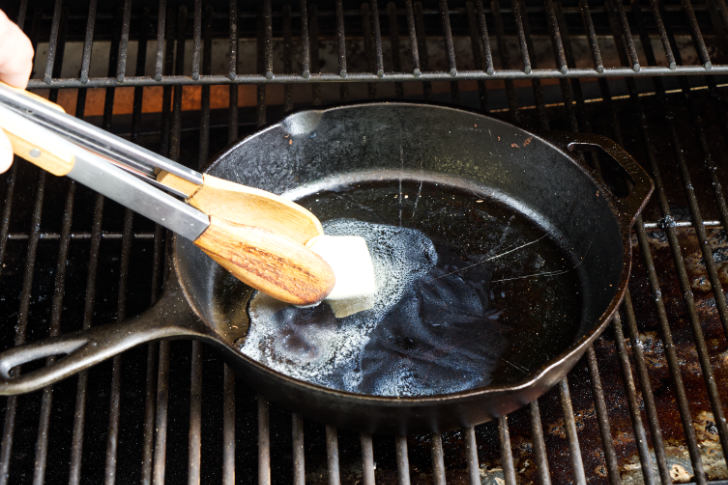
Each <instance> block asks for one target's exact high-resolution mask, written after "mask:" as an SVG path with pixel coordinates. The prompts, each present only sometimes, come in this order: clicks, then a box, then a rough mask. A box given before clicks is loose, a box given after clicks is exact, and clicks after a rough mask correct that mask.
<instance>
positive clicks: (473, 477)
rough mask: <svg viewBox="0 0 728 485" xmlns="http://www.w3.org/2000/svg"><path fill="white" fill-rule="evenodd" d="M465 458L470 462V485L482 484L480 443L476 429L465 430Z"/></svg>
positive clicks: (469, 427)
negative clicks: (479, 456)
mask: <svg viewBox="0 0 728 485" xmlns="http://www.w3.org/2000/svg"><path fill="white" fill-rule="evenodd" d="M465 458H466V460H467V462H468V476H469V477H470V485H479V484H480V464H479V463H478V443H477V441H476V440H475V428H474V427H472V426H468V427H467V428H465Z"/></svg>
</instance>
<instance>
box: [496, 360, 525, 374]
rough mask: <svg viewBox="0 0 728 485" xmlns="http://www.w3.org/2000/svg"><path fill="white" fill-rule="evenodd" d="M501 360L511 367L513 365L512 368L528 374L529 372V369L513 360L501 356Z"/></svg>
mask: <svg viewBox="0 0 728 485" xmlns="http://www.w3.org/2000/svg"><path fill="white" fill-rule="evenodd" d="M501 360H502V361H503V362H505V363H506V364H508V365H510V366H511V367H513V368H514V369H516V370H519V371H521V372H523V373H524V374H528V372H529V370H528V369H527V368H526V367H524V366H522V365H518V364H516V363H515V362H511V361H510V360H508V359H505V358H503V357H501Z"/></svg>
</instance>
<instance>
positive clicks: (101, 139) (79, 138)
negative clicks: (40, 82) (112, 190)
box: [0, 83, 202, 185]
mask: <svg viewBox="0 0 728 485" xmlns="http://www.w3.org/2000/svg"><path fill="white" fill-rule="evenodd" d="M0 104H2V105H4V106H5V107H7V108H9V109H11V110H13V111H15V112H17V113H20V114H22V115H23V116H24V117H25V118H27V119H29V120H31V121H33V122H35V123H38V124H40V125H42V126H44V127H46V128H48V129H49V130H50V131H53V132H55V133H57V134H59V135H62V136H63V137H65V138H67V139H68V140H71V141H73V142H75V143H76V144H78V145H79V146H82V147H84V148H87V149H89V150H91V151H93V152H96V153H99V154H101V155H104V156H106V157H109V158H110V159H112V160H114V161H115V162H116V163H118V162H121V163H122V164H127V165H128V166H129V167H132V171H133V172H137V173H138V172H139V171H141V172H143V174H144V175H146V176H148V177H150V178H152V179H154V178H156V175H157V172H159V171H164V172H169V173H171V174H174V175H176V176H178V177H180V178H182V179H184V180H187V181H189V182H192V183H193V184H196V185H200V184H202V174H201V173H199V172H197V171H195V170H192V169H191V168H188V167H185V166H184V165H181V164H179V163H177V162H175V161H173V160H170V159H169V158H166V157H163V156H162V155H159V154H158V153H154V152H153V151H151V150H147V149H146V148H144V147H142V146H139V145H137V144H135V143H131V142H129V141H127V140H125V139H123V138H121V137H119V136H116V135H114V134H112V133H109V132H108V131H106V130H102V129H101V128H98V127H97V126H94V125H92V124H91V123H87V122H85V121H83V120H80V119H78V118H76V117H74V116H71V115H69V114H67V113H65V112H64V111H63V109H62V108H61V107H60V106H58V105H56V104H54V103H51V102H49V101H48V100H45V99H43V98H41V97H39V96H35V95H32V94H31V93H29V92H27V91H24V90H22V89H16V88H12V87H10V86H8V85H6V84H3V83H0Z"/></svg>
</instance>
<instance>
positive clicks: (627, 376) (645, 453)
mask: <svg viewBox="0 0 728 485" xmlns="http://www.w3.org/2000/svg"><path fill="white" fill-rule="evenodd" d="M612 328H613V329H614V340H615V343H616V345H617V354H619V363H620V364H621V366H622V375H623V377H624V384H625V388H626V389H627V404H628V405H629V411H630V414H631V418H632V428H633V430H634V435H635V443H636V444H637V452H638V453H639V456H640V464H641V465H642V478H643V479H644V482H645V483H646V484H652V483H655V477H654V476H653V474H652V460H651V459H650V450H649V448H648V443H647V434H646V433H645V427H644V425H643V424H642V416H641V415H640V405H639V403H638V401H637V388H636V386H635V383H634V378H633V376H632V364H631V363H630V361H629V354H627V348H626V347H625V345H624V340H625V339H624V332H623V331H622V318H621V317H620V315H619V312H617V313H615V314H614V318H613V320H612Z"/></svg>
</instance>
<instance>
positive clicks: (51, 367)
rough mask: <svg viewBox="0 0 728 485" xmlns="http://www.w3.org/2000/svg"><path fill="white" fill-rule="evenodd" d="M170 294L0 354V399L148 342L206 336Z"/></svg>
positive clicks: (29, 390)
mask: <svg viewBox="0 0 728 485" xmlns="http://www.w3.org/2000/svg"><path fill="white" fill-rule="evenodd" d="M170 293H175V292H167V293H166V294H165V296H163V297H162V299H160V300H159V301H158V302H157V303H156V304H155V305H154V306H152V308H150V309H149V310H147V311H146V312H144V313H143V314H141V315H139V316H138V317H135V318H132V319H130V320H126V321H124V322H120V323H113V324H110V325H101V326H98V327H92V328H90V329H87V330H81V331H79V332H74V333H71V334H68V335H62V336H59V337H51V338H47V339H45V340H41V341H39V342H31V343H29V344H25V345H20V346H17V347H13V348H11V349H9V350H6V351H5V352H2V353H0V395H15V394H24V393H27V392H32V391H36V390H38V389H40V388H42V387H45V386H48V385H50V384H53V383H55V382H58V381H60V380H62V379H65V378H67V377H70V376H71V375H73V374H75V373H77V372H80V371H82V370H84V369H87V368H89V367H91V366H93V365H95V364H98V363H100V362H101V361H103V360H106V359H108V358H110V357H113V356H114V355H116V354H119V353H121V352H123V351H125V350H127V349H129V348H131V347H135V346H137V345H139V344H142V343H145V342H149V341H152V340H158V339H162V338H169V337H182V336H186V337H198V338H201V337H205V336H209V335H208V334H207V333H206V332H205V331H204V327H203V325H202V324H201V323H199V322H198V320H196V319H195V318H194V316H192V315H191V312H190V311H189V310H188V309H187V305H186V304H181V305H179V304H177V305H175V302H176V300H177V298H178V295H175V294H170ZM172 299H174V300H173V301H170V300H172ZM178 308H182V310H178ZM166 321H176V322H177V323H176V324H168V323H164V322H166ZM54 356H61V357H60V358H58V359H48V360H47V361H45V362H44V363H43V366H42V367H41V368H39V369H36V370H33V371H30V372H28V373H25V374H20V375H17V372H13V369H14V368H16V367H17V366H19V365H22V364H27V363H30V362H34V361H37V360H41V359H46V358H48V357H54Z"/></svg>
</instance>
